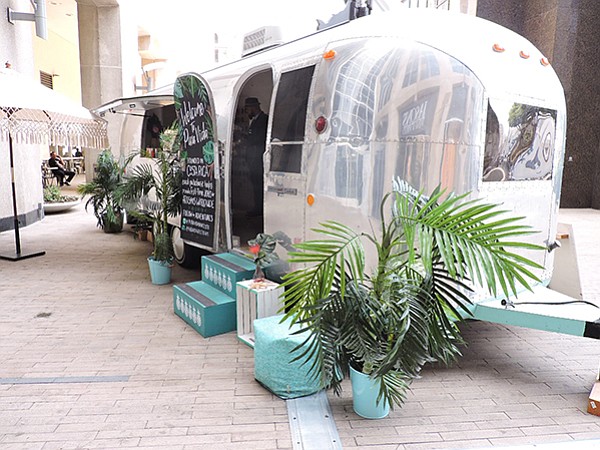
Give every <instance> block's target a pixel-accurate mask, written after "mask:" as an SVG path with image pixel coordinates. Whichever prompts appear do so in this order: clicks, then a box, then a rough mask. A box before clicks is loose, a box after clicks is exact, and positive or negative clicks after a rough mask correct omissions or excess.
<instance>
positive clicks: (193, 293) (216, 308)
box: [173, 253, 255, 337]
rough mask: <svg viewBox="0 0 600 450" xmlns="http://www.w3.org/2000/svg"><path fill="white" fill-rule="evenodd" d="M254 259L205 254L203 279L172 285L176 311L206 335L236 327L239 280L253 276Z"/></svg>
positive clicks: (225, 254) (220, 332)
mask: <svg viewBox="0 0 600 450" xmlns="http://www.w3.org/2000/svg"><path fill="white" fill-rule="evenodd" d="M254 269H255V266H254V262H253V261H252V260H250V259H248V258H245V257H243V256H239V255H234V254H232V253H220V254H217V255H209V256H203V257H202V259H201V274H202V281H193V282H191V283H184V284H178V285H175V286H173V311H174V312H175V314H177V315H178V316H179V317H181V318H182V319H183V320H184V321H185V322H186V323H188V324H189V325H190V326H191V327H192V328H193V329H194V330H196V331H197V332H198V333H200V334H201V335H202V336H204V337H210V336H215V335H217V334H223V333H228V332H230V331H234V330H235V329H236V325H237V323H236V283H237V282H238V281H241V280H247V279H249V278H252V275H254Z"/></svg>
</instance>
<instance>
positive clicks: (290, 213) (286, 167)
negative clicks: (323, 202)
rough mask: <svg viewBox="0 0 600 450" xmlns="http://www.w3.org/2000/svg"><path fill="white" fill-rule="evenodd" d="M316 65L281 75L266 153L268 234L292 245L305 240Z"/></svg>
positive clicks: (266, 219) (266, 222) (265, 207)
mask: <svg viewBox="0 0 600 450" xmlns="http://www.w3.org/2000/svg"><path fill="white" fill-rule="evenodd" d="M313 73H314V66H308V67H303V68H301V69H297V70H291V71H289V72H284V73H282V74H281V78H280V79H279V83H278V86H277V94H276V97H275V104H274V107H273V108H272V117H271V140H270V143H269V145H268V146H267V152H266V153H265V161H264V166H265V171H266V176H265V178H266V180H265V181H266V188H265V190H266V192H265V205H264V210H265V231H266V232H267V233H271V234H275V233H277V234H278V235H279V234H282V236H280V237H282V238H283V239H285V240H286V241H288V243H290V244H294V243H298V242H300V241H302V240H304V238H305V236H304V223H305V220H304V215H305V202H304V198H305V196H306V195H305V194H306V173H305V166H306V164H305V160H306V155H305V154H304V152H303V144H304V134H305V128H306V111H307V107H308V98H309V92H310V87H311V82H312V77H313Z"/></svg>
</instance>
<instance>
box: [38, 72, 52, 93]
mask: <svg viewBox="0 0 600 450" xmlns="http://www.w3.org/2000/svg"><path fill="white" fill-rule="evenodd" d="M40 82H41V83H42V84H43V85H44V86H46V87H47V88H50V89H54V84H53V77H52V74H50V73H46V72H42V71H41V70H40Z"/></svg>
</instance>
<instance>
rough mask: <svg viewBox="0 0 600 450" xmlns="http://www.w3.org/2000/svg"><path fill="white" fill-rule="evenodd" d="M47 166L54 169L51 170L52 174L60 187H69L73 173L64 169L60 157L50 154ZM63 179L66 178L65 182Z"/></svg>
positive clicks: (54, 153) (53, 153)
mask: <svg viewBox="0 0 600 450" xmlns="http://www.w3.org/2000/svg"><path fill="white" fill-rule="evenodd" d="M48 166H50V167H51V168H52V167H55V169H51V170H52V172H53V173H54V176H55V177H56V178H57V179H58V182H59V183H60V185H61V186H63V185H65V184H66V185H67V186H71V184H70V183H71V180H72V179H73V177H74V176H75V172H73V171H72V170H68V169H67V168H66V167H65V163H64V162H63V160H62V158H61V157H60V155H57V154H56V152H50V159H49V160H48ZM65 177H68V178H67V179H66V180H65Z"/></svg>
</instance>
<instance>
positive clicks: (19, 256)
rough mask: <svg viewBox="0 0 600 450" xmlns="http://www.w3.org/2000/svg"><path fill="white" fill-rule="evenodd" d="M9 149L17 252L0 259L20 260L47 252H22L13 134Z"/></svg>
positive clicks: (9, 137) (1, 256) (0, 256)
mask: <svg viewBox="0 0 600 450" xmlns="http://www.w3.org/2000/svg"><path fill="white" fill-rule="evenodd" d="M8 149H9V153H10V180H11V183H12V202H13V219H14V229H15V254H14V255H0V259H7V260H9V261H19V260H21V259H26V258H33V257H34V256H42V255H45V254H46V252H44V251H41V252H34V253H27V254H22V253H21V236H20V235H19V214H18V212H17V192H16V189H15V165H14V158H13V141H12V136H11V135H10V134H9V136H8Z"/></svg>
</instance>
